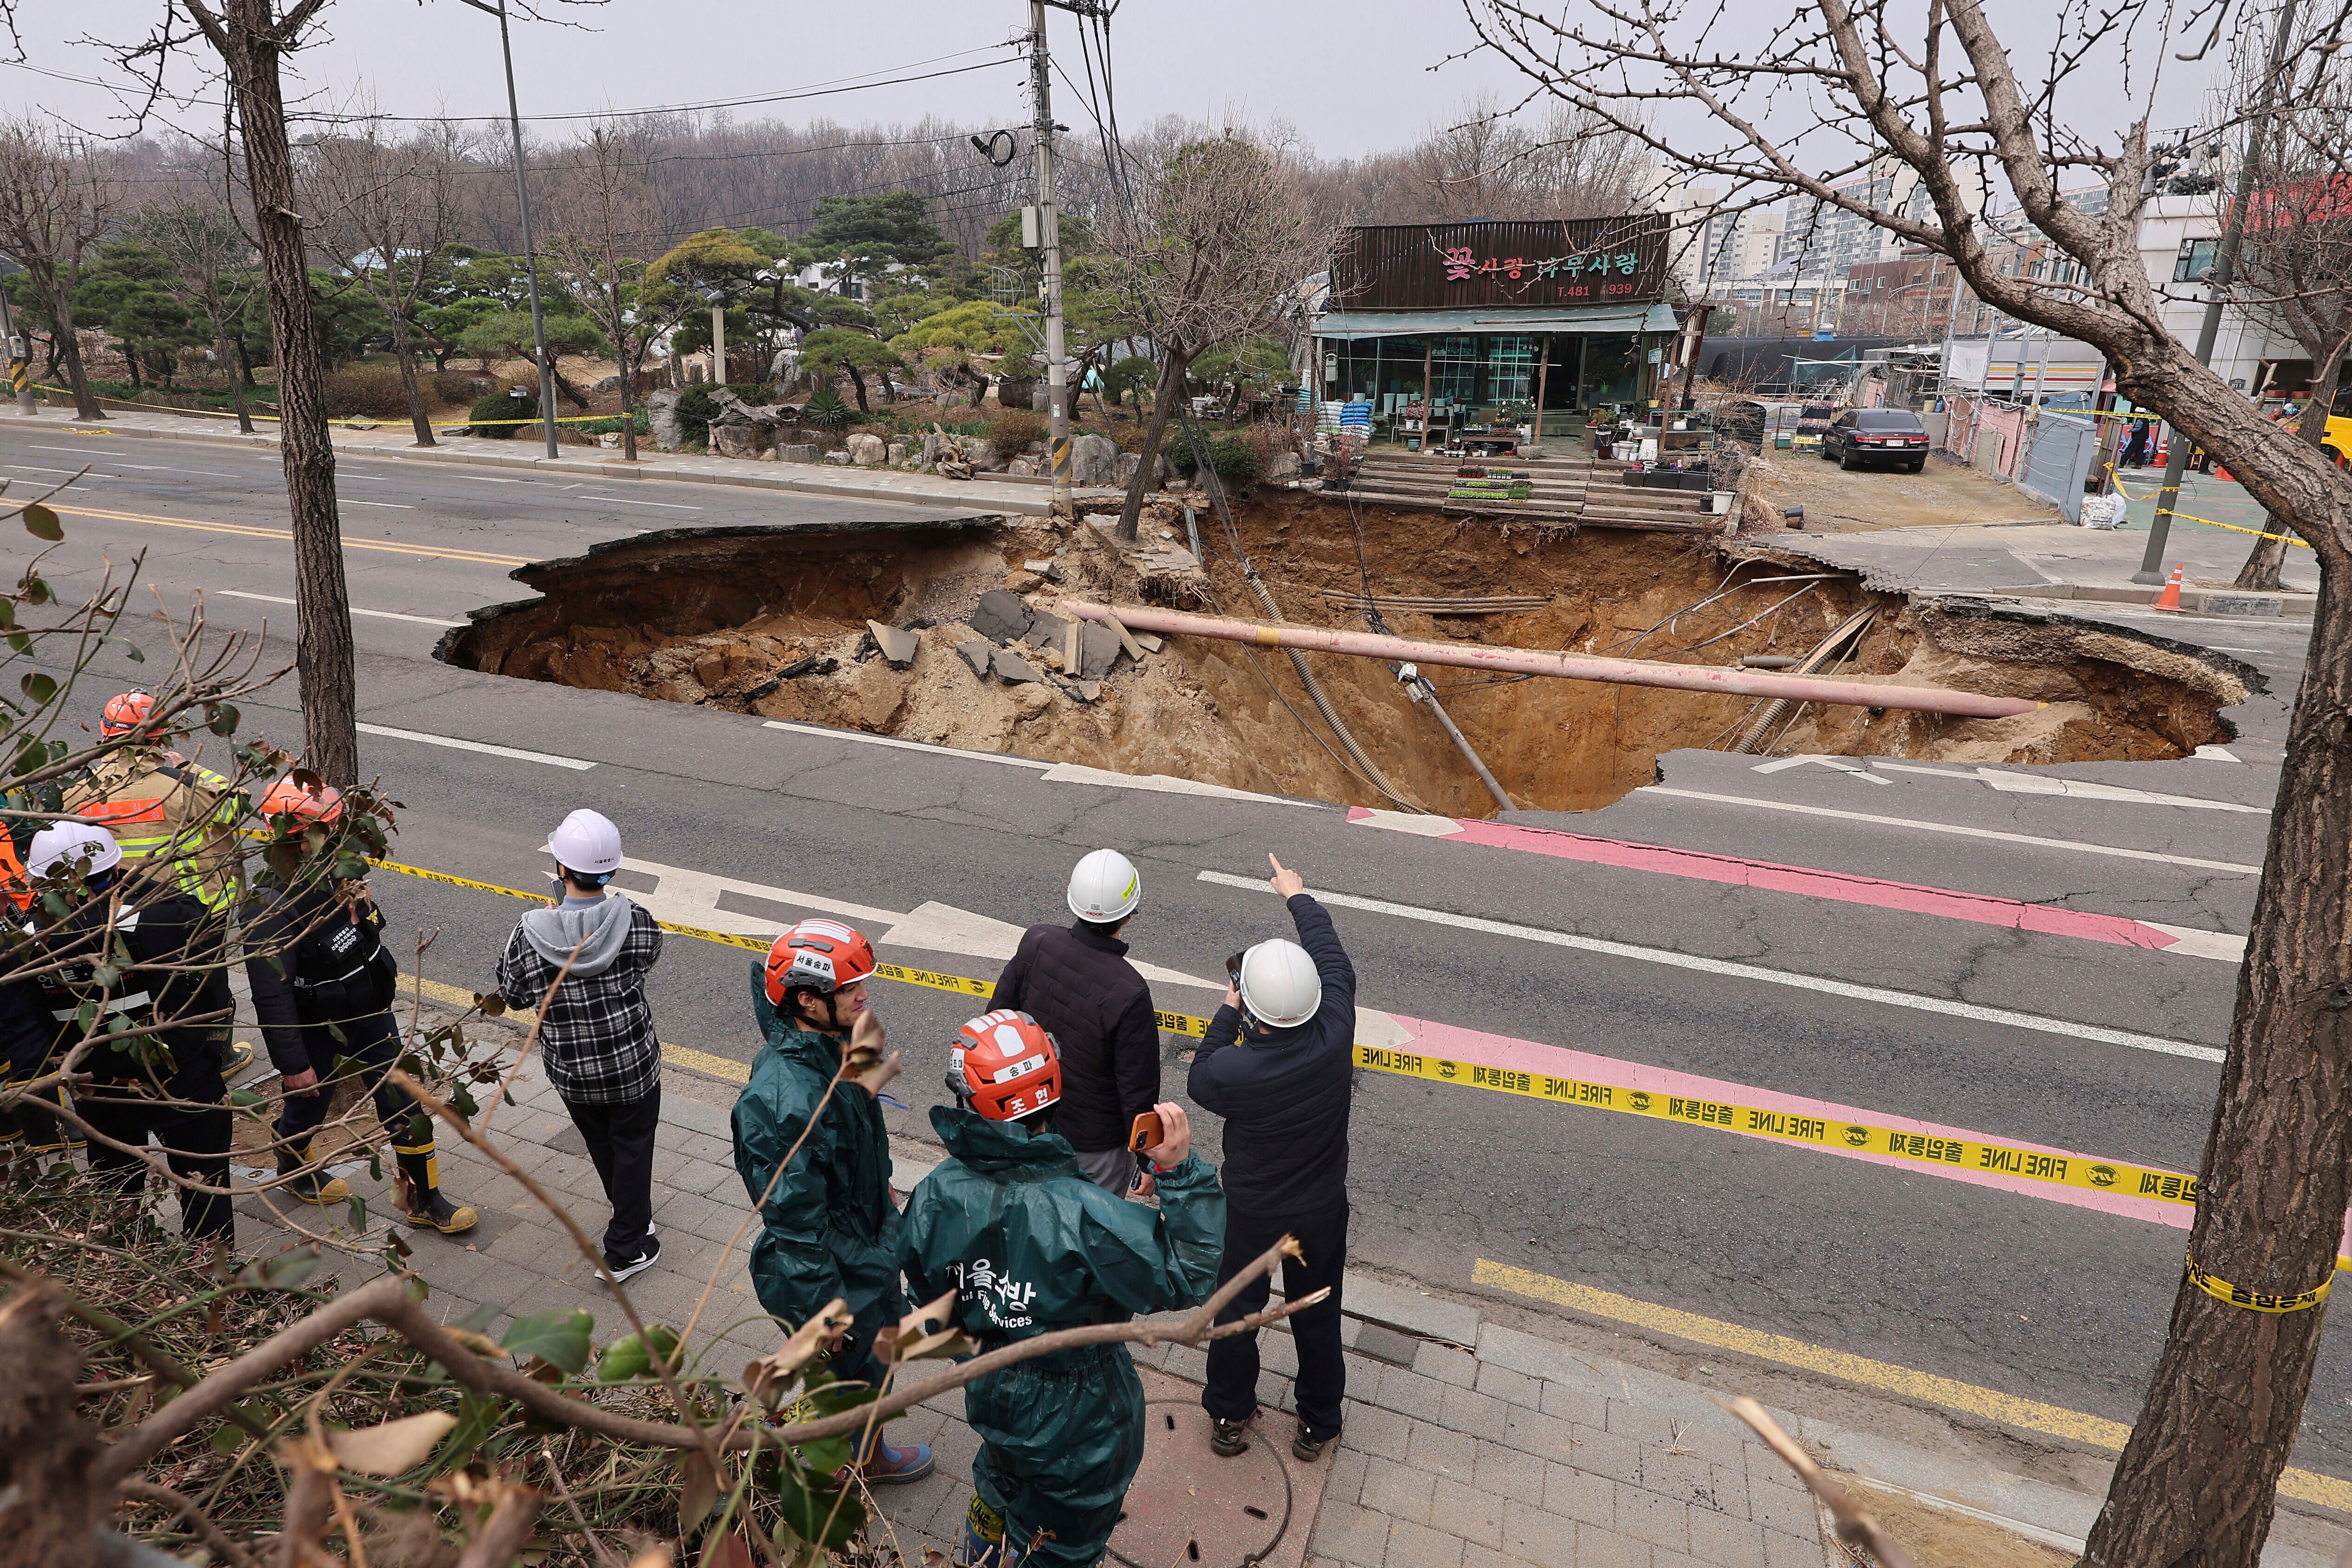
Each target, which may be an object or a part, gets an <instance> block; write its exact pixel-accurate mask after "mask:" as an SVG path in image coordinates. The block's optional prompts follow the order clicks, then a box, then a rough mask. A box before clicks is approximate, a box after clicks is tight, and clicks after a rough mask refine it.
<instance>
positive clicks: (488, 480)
mask: <svg viewBox="0 0 2352 1568" xmlns="http://www.w3.org/2000/svg"><path fill="white" fill-rule="evenodd" d="M449 477H450V478H451V479H470V480H472V481H473V482H474V483H476V484H478V485H520V484H525V483H528V482H529V481H528V480H524V479H495V478H493V477H492V476H490V475H488V474H451V475H450V476H449Z"/></svg>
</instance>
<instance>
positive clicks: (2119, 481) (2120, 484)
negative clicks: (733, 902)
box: [2105, 463, 2311, 550]
mask: <svg viewBox="0 0 2352 1568" xmlns="http://www.w3.org/2000/svg"><path fill="white" fill-rule="evenodd" d="M2105 468H2106V470H2107V477H2108V478H2109V479H2113V480H2115V481H2116V491H2117V493H2119V494H2120V495H2121V496H2122V497H2123V498H2124V500H2147V499H2148V496H2154V495H2159V494H2161V493H2163V492H2162V491H2161V490H2160V489H2156V490H2150V491H2148V492H2147V495H2145V496H2136V495H2134V494H2132V493H2131V491H2129V490H2127V489H2124V478H2123V476H2122V475H2121V474H2118V473H2116V466H2115V465H2114V464H2113V463H2109V464H2106V465H2105ZM2165 515H2166V516H2168V517H2176V518H2179V520H2180V521H2183V522H2201V523H2203V524H2204V525H2205V526H2206V527H2208V528H2226V529H2228V530H2229V531H2231V532H2232V533H2251V534H2252V535H2253V536H2254V537H2255V538H2256V539H2284V540H2285V541H2286V542H2288V543H2289V544H2296V545H2302V547H2303V548H2304V549H2305V550H2308V549H2310V548H2311V546H2310V545H2308V544H2305V543H2304V542H2303V541H2302V540H2300V539H2297V538H2296V537H2295V536H2294V535H2293V534H2291V533H2264V532H2263V531H2262V530H2261V529H2259V528H2243V527H2241V526H2240V525H2238V524H2237V523H2234V522H2218V521H2215V520H2213V519H2212V518H2210V517H2191V516H2189V514H2188V513H2187V512H2185V511H2175V512H2167V513H2165Z"/></svg>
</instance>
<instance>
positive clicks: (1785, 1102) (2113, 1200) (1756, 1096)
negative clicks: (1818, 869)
mask: <svg viewBox="0 0 2352 1568" xmlns="http://www.w3.org/2000/svg"><path fill="white" fill-rule="evenodd" d="M1391 1016H1393V1017H1395V1018H1396V1021H1397V1023H1398V1024H1399V1026H1402V1028H1404V1029H1405V1030H1406V1031H1407V1032H1408V1033H1410V1034H1411V1035H1412V1037H1413V1048H1414V1049H1416V1050H1418V1051H1420V1052H1421V1053H1422V1054H1423V1055H1424V1056H1433V1057H1443V1058H1445V1059H1447V1060H1449V1061H1458V1062H1468V1063H1471V1064H1474V1065H1476V1066H1482V1067H1493V1068H1510V1069H1512V1070H1515V1071H1518V1072H1528V1073H1538V1074H1544V1075H1547V1076H1549V1077H1552V1078H1570V1079H1582V1080H1584V1081H1585V1082H1587V1083H1605V1084H1610V1085H1612V1086H1614V1087H1616V1088H1619V1089H1648V1090H1649V1091H1650V1092H1651V1093H1653V1094H1665V1095H1681V1096H1682V1097H1684V1098H1685V1099H1688V1100H1718V1101H1727V1102H1729V1103H1731V1104H1734V1105H1752V1106H1754V1107H1755V1108H1756V1109H1757V1110H1778V1111H1784V1112H1786V1113H1788V1114H1790V1115H1793V1116H1813V1117H1819V1118H1820V1119H1822V1121H1864V1122H1868V1123H1870V1124H1871V1125H1873V1126H1876V1127H1890V1128H1894V1129H1895V1130H1896V1131H1904V1132H1922V1133H1926V1134H1927V1135H1928V1136H1930V1137H1937V1138H1968V1139H1973V1140H1975V1141H1976V1142H1979V1143H2000V1144H2005V1145H2007V1146H2008V1147H2011V1148H2013V1149H2024V1150H2028V1151H2030V1152H2033V1153H2036V1154H2056V1155H2059V1156H2061V1157H2063V1158H2065V1159H2068V1160H2081V1161H2084V1162H2085V1163H2088V1162H2090V1161H2091V1160H2092V1159H2093V1158H2094V1157H2093V1156H2090V1155H2086V1154H2079V1153H2076V1152H2074V1151H2073V1150H2071V1149H2053V1148H2052V1147H2050V1146H2049V1145H2048V1144H2044V1143H2029V1142H2024V1141H2022V1140H2021V1139H2016V1138H1992V1137H1989V1136H1987V1135H1986V1134H1985V1133H1982V1132H1971V1131H1969V1130H1968V1129H1966V1128H1963V1127H1946V1126H1943V1125H1941V1124H1939V1123H1937V1122H1933V1121H1916V1120H1914V1119H1912V1118H1910V1117H1907V1116H1895V1115H1892V1114H1890V1113H1888V1112H1886V1111H1883V1110H1862V1109H1860V1108H1859V1107H1856V1106H1851V1105H1837V1104H1833V1103H1832V1102H1831V1101H1829V1100H1810V1099H1807V1098H1806V1097H1804V1096H1802V1095H1796V1094H1780V1093H1777V1092H1775V1091H1774V1090H1771V1089H1758V1088H1755V1087H1753V1086H1752V1085H1748V1084H1744V1083H1727V1082H1725V1081H1723V1080H1722V1079H1711V1078H1700V1077H1697V1076H1696V1075H1695V1074H1692V1073H1686V1072H1675V1071H1672V1070H1670V1069H1668V1068H1657V1067H1651V1066H1649V1065H1647V1064H1646V1063H1643V1062H1630V1061H1626V1060H1623V1059H1622V1058H1617V1057H1601V1056H1594V1055H1593V1054H1591V1052H1589V1051H1575V1050H1570V1049H1569V1048H1567V1047H1564V1046H1546V1045H1539V1044H1538V1043H1537V1042H1536V1041H1533V1040H1517V1039H1512V1038H1510V1037H1508V1036H1505V1035H1487V1034H1481V1033H1480V1032H1479V1031H1477V1030H1475V1029H1465V1028H1461V1027H1458V1026H1455V1025H1452V1024H1437V1023H1432V1022H1431V1021H1429V1020H1428V1019H1425V1018H1408V1017H1405V1016H1402V1015H1391ZM1739 1136H1741V1137H1743V1138H1757V1139H1759V1140H1760V1141H1761V1142H1767V1143H1775V1144H1779V1145H1780V1146H1782V1147H1784V1148H1796V1149H1804V1150H1809V1151H1811V1152H1814V1153H1821V1154H1835V1155H1836V1156H1837V1157H1838V1158H1840V1159H1842V1160H1861V1161H1864V1162H1866V1163H1870V1164H1873V1165H1885V1166H1889V1167H1892V1168H1893V1169H1895V1170H1899V1171H1905V1172H1910V1173H1925V1174H1928V1175H1935V1176H1941V1177H1943V1178H1944V1179H1945V1180H1946V1181H1952V1182H1967V1183H1969V1184H1971V1185H1975V1186H1979V1187H1998V1188H2000V1190H2001V1191H2003V1192H2008V1193H2016V1194H2021V1195H2022V1196H2025V1197H2029V1198H2041V1199H2043V1200H2044V1201H2046V1202H2050V1203H2061V1204H2072V1205H2074V1206H2076V1207H2077V1208H2086V1209H2097V1210H2099V1211H2100V1212H2101V1213H2104V1214H2112V1215H2123V1216H2124V1217H2125V1218H2126V1219H2144V1220H2153V1221H2154V1222H2155V1223H2157V1224H2158V1225H2167V1226H2171V1227H2172V1228H2173V1229H2175V1230H2187V1229H2188V1228H2189V1220H2190V1218H2191V1217H2192V1216H2193V1215H2194V1213H2195V1211H2194V1210H2193V1209H2191V1208H2190V1207H2189V1205H2186V1204H2171V1203H2165V1202H2163V1201H2162V1200H2161V1199H2158V1198H2143V1197H2136V1196H2133V1195H2131V1194H2125V1193H2102V1192H2098V1191H2096V1190H2095V1189H2093V1188H2089V1187H2069V1186H2062V1185H2060V1184H2057V1183H2054V1182H2032V1181H2028V1180H2026V1179H2025V1178H2024V1177H2022V1176H2007V1175H2001V1174H1999V1173H1994V1172H1991V1171H1971V1170H1968V1169H1965V1168H1963V1167H1961V1166H1958V1165H1946V1164H1940V1163H1930V1162H1928V1161H1925V1160H1905V1159H1901V1158H1898V1157H1896V1156H1895V1155H1892V1154H1874V1153H1867V1152H1862V1151H1859V1150H1854V1149H1846V1148H1842V1147H1839V1146H1838V1145H1836V1144H1831V1143H1806V1142H1799V1141H1797V1140H1794V1139H1788V1138H1768V1137H1765V1136H1764V1135H1763V1134H1761V1133H1750V1132H1742V1133H1740V1134H1739ZM2346 1250H2347V1251H2352V1247H2347V1248H2346Z"/></svg>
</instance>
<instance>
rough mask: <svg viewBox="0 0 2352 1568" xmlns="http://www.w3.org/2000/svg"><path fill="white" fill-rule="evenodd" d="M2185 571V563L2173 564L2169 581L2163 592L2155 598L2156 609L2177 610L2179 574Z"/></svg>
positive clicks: (2178, 602)
mask: <svg viewBox="0 0 2352 1568" xmlns="http://www.w3.org/2000/svg"><path fill="white" fill-rule="evenodd" d="M2186 570H2188V568H2187V566H2186V564H2185V563H2175V564H2174V566H2173V568H2172V579H2171V581H2169V582H2168V583H2167V584H2165V585H2164V592H2163V593H2161V594H2158V595H2157V596H2156V607H2157V608H2158V609H2159V610H2177V609H2179V608H2180V574H2181V573H2183V572H2184V571H2186Z"/></svg>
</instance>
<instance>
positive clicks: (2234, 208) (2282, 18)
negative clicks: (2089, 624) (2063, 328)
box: [2132, 0, 2302, 584]
mask: <svg viewBox="0 0 2352 1568" xmlns="http://www.w3.org/2000/svg"><path fill="white" fill-rule="evenodd" d="M2301 4H2302V0H2285V4H2284V5H2281V6H2280V7H2279V24H2278V31H2277V32H2276V33H2275V34H2273V36H2272V38H2271V58H2270V66H2269V68H2267V69H2266V70H2264V71H2263V89H2262V94H2261V97H2260V99H2259V100H2257V102H2256V104H2255V107H2254V119H2255V121H2257V122H2259V121H2261V120H2262V119H2263V117H2264V116H2266V115H2268V114H2269V113H2270V110H2271V103H2272V100H2273V99H2275V98H2276V97H2277V96H2278V78H2279V68H2280V66H2282V65H2283V64H2284V63H2285V60H2286V46H2287V40H2288V39H2289V38H2290V37H2293V36H2294V14H2295V12H2296V11H2297V10H2298V9H2299V8H2300V6H2301ZM2234 184H2235V185H2236V189H2235V190H2234V191H2232V192H2231V196H2230V210H2229V215H2228V216H2227V217H2225V218H2224V219H2223V220H2222V224H2221V248H2220V249H2219V250H2218V251H2217V252H2216V253H2215V254H2214V257H2213V271H2212V275H2211V280H2210V284H2209V285H2208V287H2209V288H2210V293H2209V294H2208V295H2207V296H2206V299H2205V320H2204V321H2202V322H2200V324H2199V326H2198V328H2197V363H2199V364H2210V363H2212V360H2213V343H2214V342H2215V340H2216V339H2218V338H2220V337H2221V299H2222V296H2223V295H2225V294H2227V293H2228V292H2229V291H2230V284H2231V280H2232V279H2235V278H2236V277H2237V274H2238V241H2239V240H2240V239H2241V238H2242V237H2243V236H2244V233H2245V222H2246V203H2247V201H2248V200H2249V199H2250V198H2251V197H2252V195H2253V194H2254V161H2253V159H2252V157H2246V158H2242V159H2240V160H2239V161H2238V175H2237V179H2236V181H2235V182H2234ZM2189 446H2190V443H2189V439H2188V438H2187V437H2186V436H2185V434H2184V433H2183V432H2182V431H2181V430H2180V428H2179V426H2174V427H2173V431H2172V445H2171V449H2170V450H2169V451H2168V452H2167V453H2166V454H2165V458H2164V484H2163V486H2162V487H2161V488H2160V489H2158V491H2157V492H2156V515H2155V516H2154V517H2153V518H2151V519H2149V520H2148V525H2147V553H2146V554H2145V555H2143V556H2141V557H2140V563H2139V570H2138V571H2137V572H2135V573H2133V574H2132V581H2133V582H2135V583H2147V584H2158V583H2161V582H2163V581H2164V580H2165V572H2164V546H2165V542H2166V540H2167V538H2168V536H2169V535H2170V534H2171V532H2172V519H2173V509H2174V508H2175V507H2177V506H2178V505H2179V503H2180V476H2181V475H2183V474H2185V473H2187V472H2188V471H2189Z"/></svg>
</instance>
